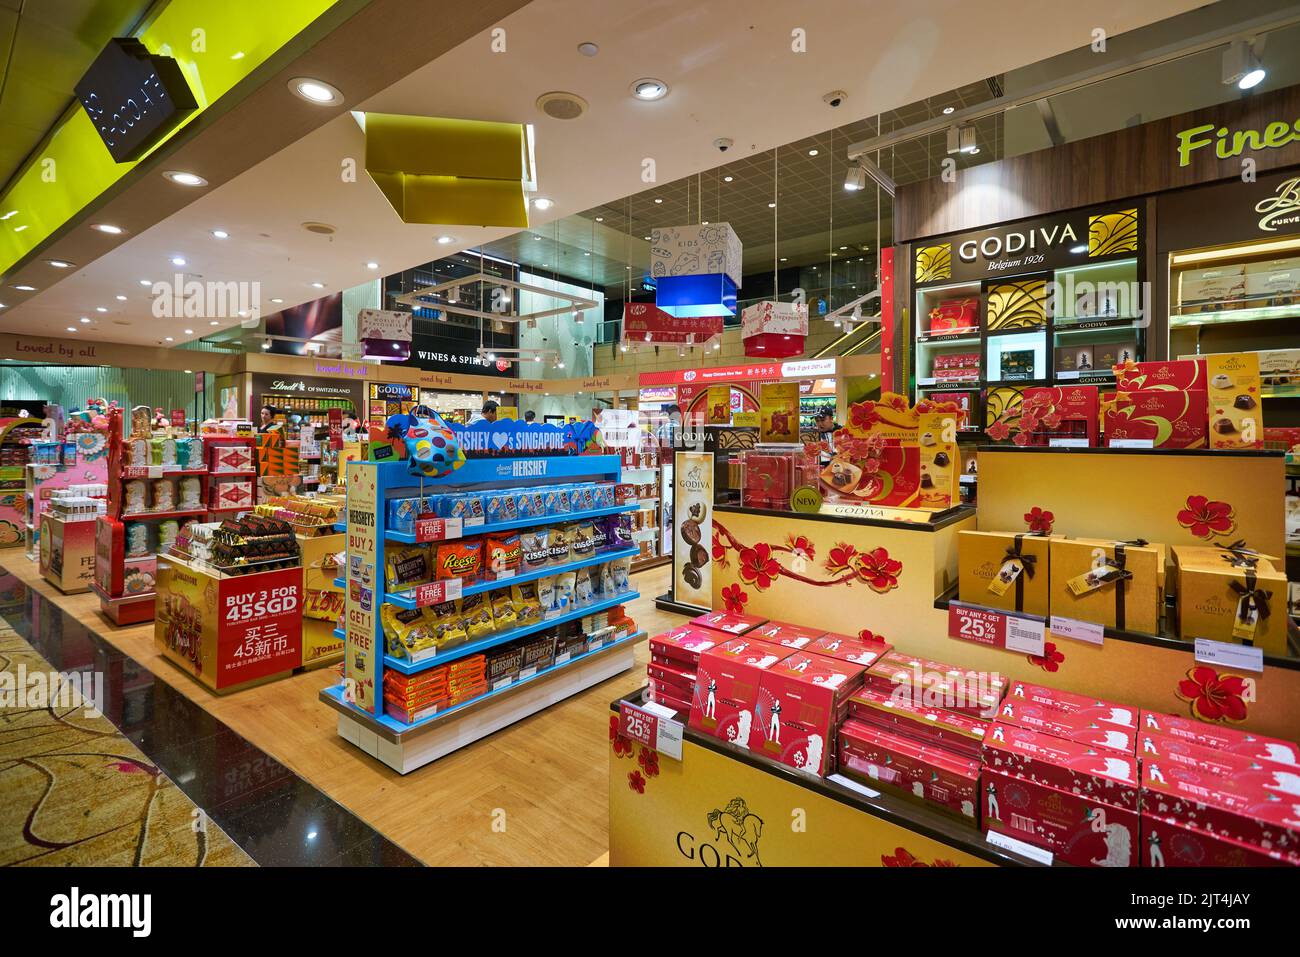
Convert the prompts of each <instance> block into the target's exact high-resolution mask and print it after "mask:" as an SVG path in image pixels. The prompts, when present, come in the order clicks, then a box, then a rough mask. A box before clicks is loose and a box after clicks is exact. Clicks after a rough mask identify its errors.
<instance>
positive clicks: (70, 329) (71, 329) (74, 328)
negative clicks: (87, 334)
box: [68, 326, 77, 332]
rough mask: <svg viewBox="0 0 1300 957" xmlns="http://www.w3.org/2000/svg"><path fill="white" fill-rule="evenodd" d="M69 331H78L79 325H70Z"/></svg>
mask: <svg viewBox="0 0 1300 957" xmlns="http://www.w3.org/2000/svg"><path fill="white" fill-rule="evenodd" d="M68 331H69V332H76V331H77V327H76V326H68Z"/></svg>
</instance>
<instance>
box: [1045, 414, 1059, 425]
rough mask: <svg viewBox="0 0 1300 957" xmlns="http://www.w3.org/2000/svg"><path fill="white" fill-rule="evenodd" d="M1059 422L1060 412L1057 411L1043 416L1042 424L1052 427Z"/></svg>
mask: <svg viewBox="0 0 1300 957" xmlns="http://www.w3.org/2000/svg"><path fill="white" fill-rule="evenodd" d="M1060 424H1061V414H1060V413H1059V412H1049V413H1048V414H1047V415H1045V416H1043V425H1045V426H1047V427H1048V428H1049V429H1054V428H1056V427H1057V426H1058V425H1060Z"/></svg>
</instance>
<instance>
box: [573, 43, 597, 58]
mask: <svg viewBox="0 0 1300 957" xmlns="http://www.w3.org/2000/svg"><path fill="white" fill-rule="evenodd" d="M578 52H579V53H581V54H582V55H583V56H595V55H596V54H597V53H599V52H600V47H598V46H596V44H594V43H592V42H591V41H590V40H587V41H585V42H583V43H579V44H578Z"/></svg>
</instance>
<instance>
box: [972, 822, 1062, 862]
mask: <svg viewBox="0 0 1300 957" xmlns="http://www.w3.org/2000/svg"><path fill="white" fill-rule="evenodd" d="M988 842H989V843H990V844H992V845H993V846H994V847H1000V848H1002V850H1004V851H1011V852H1012V853H1013V854H1019V855H1020V856H1021V857H1027V858H1029V859H1030V860H1031V861H1037V862H1038V863H1039V864H1046V865H1047V866H1048V867H1051V866H1052V852H1051V851H1046V850H1043V848H1041V847H1036V846H1034V845H1033V844H1029V843H1027V842H1026V841H1021V840H1018V839H1017V838H1014V837H1008V836H1007V835H1005V834H999V833H998V832H997V831H989V833H988Z"/></svg>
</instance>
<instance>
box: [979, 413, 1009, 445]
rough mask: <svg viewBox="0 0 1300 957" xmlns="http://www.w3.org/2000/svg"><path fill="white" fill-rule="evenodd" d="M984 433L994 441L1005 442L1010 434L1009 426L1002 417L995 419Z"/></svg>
mask: <svg viewBox="0 0 1300 957" xmlns="http://www.w3.org/2000/svg"><path fill="white" fill-rule="evenodd" d="M984 434H985V435H987V436H988V437H989V438H990V439H992V440H993V441H994V442H1005V441H1006V440H1007V439H1008V438H1009V437H1010V436H1011V427H1010V426H1009V425H1007V423H1006V422H1005V421H1003V420H1002V419H995V420H994V421H993V423H992V424H991V425H990V426H989V427H988V428H987V429H985V430H984Z"/></svg>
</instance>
